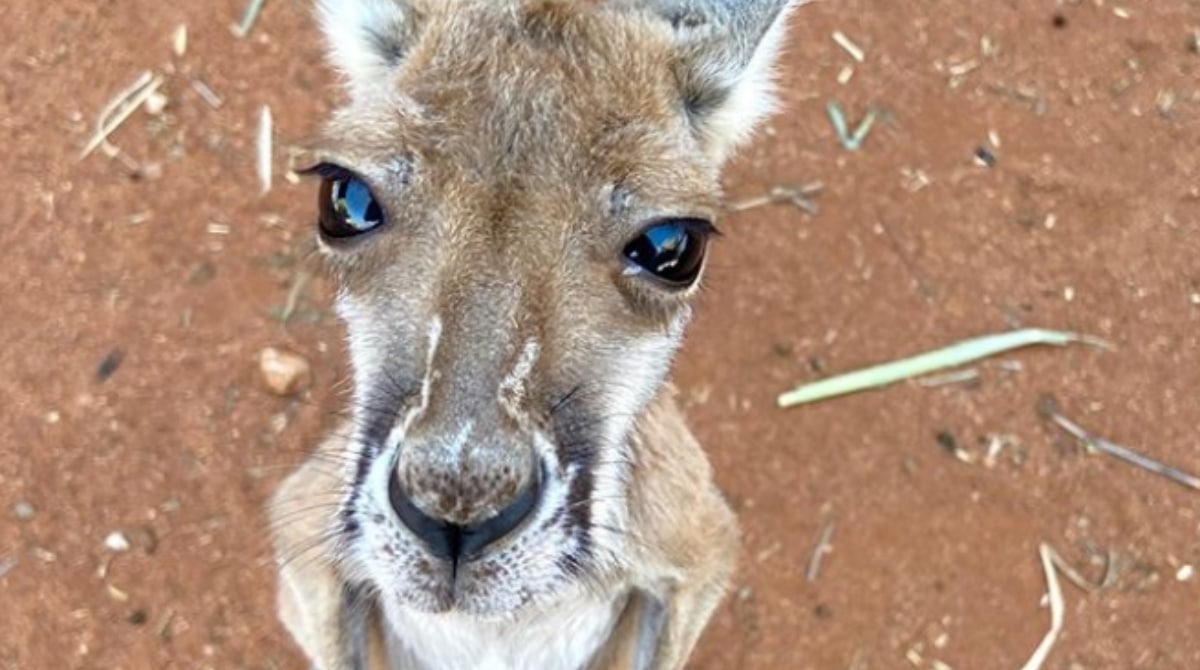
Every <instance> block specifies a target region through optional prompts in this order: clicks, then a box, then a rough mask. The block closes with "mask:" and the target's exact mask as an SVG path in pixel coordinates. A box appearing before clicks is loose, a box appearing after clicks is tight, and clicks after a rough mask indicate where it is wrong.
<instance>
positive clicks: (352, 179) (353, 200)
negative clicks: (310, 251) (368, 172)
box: [320, 168, 383, 238]
mask: <svg viewBox="0 0 1200 670" xmlns="http://www.w3.org/2000/svg"><path fill="white" fill-rule="evenodd" d="M322 172H325V173H326V174H324V177H325V178H324V181H322V182H321V193H320V209H321V213H320V226H321V232H322V233H324V234H325V235H327V236H329V237H339V238H340V237H354V236H355V235H362V234H363V233H366V232H370V231H371V230H374V229H375V228H378V227H379V226H380V225H382V224H383V209H382V208H381V207H380V206H379V203H378V202H376V201H375V196H373V195H371V189H370V188H369V187H368V186H367V185H366V183H365V182H363V180H362V179H359V178H358V177H356V176H354V175H352V174H348V173H342V172H341V171H340V170H338V171H334V170H331V169H329V168H326V169H325V170H322ZM330 172H333V173H332V174H330Z"/></svg>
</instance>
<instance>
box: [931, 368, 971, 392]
mask: <svg viewBox="0 0 1200 670" xmlns="http://www.w3.org/2000/svg"><path fill="white" fill-rule="evenodd" d="M976 379H979V370H976V369H975V368H967V369H966V370H960V371H958V372H948V373H946V374H944V375H933V376H931V377H922V378H920V379H918V380H917V383H918V384H920V385H921V386H924V387H925V388H937V387H939V386H949V385H950V384H966V383H969V382H973V381H975V380H976Z"/></svg>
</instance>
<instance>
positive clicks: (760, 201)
mask: <svg viewBox="0 0 1200 670" xmlns="http://www.w3.org/2000/svg"><path fill="white" fill-rule="evenodd" d="M824 189H825V185H824V184H822V183H821V182H819V181H817V182H812V183H809V184H801V185H799V186H792V185H789V184H777V185H775V186H772V187H771V190H769V191H767V193H766V195H760V196H755V197H753V198H747V199H746V200H741V201H739V202H731V203H728V204H726V205H725V211H727V212H729V213H730V214H738V213H741V212H745V211H747V210H751V209H756V208H758V207H764V206H766V205H774V204H776V203H780V202H790V203H792V204H793V205H795V206H796V207H797V208H799V209H800V210H801V211H803V212H805V213H807V214H811V215H813V216H816V215H817V214H819V213H820V211H821V210H820V209H819V208H818V207H817V204H816V203H814V202H813V201H812V200H811V198H812V196H815V195H817V194H818V193H820V192H821V191H823V190H824Z"/></svg>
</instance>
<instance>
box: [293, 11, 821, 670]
mask: <svg viewBox="0 0 1200 670" xmlns="http://www.w3.org/2000/svg"><path fill="white" fill-rule="evenodd" d="M798 4H802V2H801V1H798V0H576V1H570V0H323V1H320V2H318V10H317V11H318V15H319V18H320V22H321V25H322V27H323V30H324V32H325V34H326V37H327V40H328V45H329V51H330V55H331V60H332V63H333V65H334V66H336V68H337V69H338V70H339V71H340V72H341V74H342V75H343V78H344V80H345V84H346V89H347V96H346V97H347V98H348V102H347V103H346V104H345V106H343V107H341V108H340V109H339V110H338V111H336V112H335V113H334V115H333V117H332V119H331V120H330V121H329V123H328V124H327V126H326V128H325V130H324V132H323V133H322V137H321V139H320V140H319V141H318V145H317V146H316V147H315V155H316V156H317V157H318V159H319V161H320V162H319V163H318V164H317V165H316V166H314V167H313V168H312V169H311V170H309V171H308V173H309V174H311V175H313V176H314V177H316V178H317V179H318V180H319V183H320V187H319V197H318V211H317V217H316V223H317V237H318V240H319V245H320V248H321V251H322V256H323V257H324V259H325V262H326V264H327V266H328V268H329V271H330V273H331V277H332V281H334V283H335V284H336V286H337V289H338V291H337V297H336V308H337V311H338V314H339V316H340V317H341V318H342V320H343V321H344V323H345V327H346V331H347V342H348V345H347V346H348V350H349V356H350V362H351V368H352V382H353V391H352V405H351V407H352V408H351V411H350V412H349V413H348V414H349V416H348V418H347V420H346V422H345V424H344V425H343V426H341V428H340V429H338V430H335V431H334V432H333V434H332V435H330V436H329V437H328V438H327V439H325V440H324V442H323V443H321V444H320V445H319V447H318V448H317V450H316V451H315V453H314V454H313V455H312V456H311V457H310V458H309V459H308V460H307V461H306V462H305V464H304V465H302V466H301V467H300V468H299V469H298V470H297V471H296V472H294V473H293V474H291V475H290V476H289V477H288V478H287V479H286V480H285V481H284V482H283V484H282V485H281V487H280V489H279V490H278V492H277V493H276V494H275V496H274V498H273V501H272V505H271V516H272V528H273V531H272V532H273V540H274V545H275V548H276V556H277V559H278V569H279V581H280V592H279V610H280V616H281V618H282V620H283V623H284V625H285V627H286V628H287V629H288V630H289V631H290V632H291V633H292V635H293V637H294V638H295V640H296V642H297V643H298V645H299V646H300V647H301V648H302V650H303V651H304V653H305V654H306V655H307V657H308V658H309V659H310V661H311V663H312V664H313V666H314V667H315V668H317V669H319V670H360V669H374V670H384V669H387V670H395V669H400V668H403V669H410V668H411V669H417V670H443V669H448V670H471V669H479V670H485V669H486V670H491V669H497V670H503V669H527V668H530V669H537V670H578V669H585V668H587V669H601V668H604V669H607V668H637V669H651V668H652V669H677V668H681V667H683V665H684V664H685V663H686V661H687V659H688V656H689V655H690V653H691V651H692V649H693V647H694V646H695V644H696V641H697V639H698V638H699V636H700V634H701V631H702V630H703V628H704V627H705V625H706V624H707V622H708V620H709V618H710V617H711V615H712V613H713V611H714V609H715V608H716V606H717V605H718V603H719V601H720V600H721V598H722V595H723V593H724V592H725V590H726V588H727V586H728V584H729V581H730V579H731V573H732V571H733V568H734V563H735V558H736V554H737V550H738V544H739V540H738V527H737V522H736V519H735V518H734V515H733V513H732V511H731V510H730V508H729V506H728V505H727V504H726V502H725V501H724V499H723V497H722V495H721V494H720V492H719V491H718V490H717V488H716V486H715V484H714V482H713V476H712V471H711V467H710V465H709V463H708V460H707V458H706V457H705V455H704V453H703V452H702V451H701V449H700V447H699V445H698V444H697V442H696V440H695V439H694V438H693V436H692V434H691V433H690V432H689V430H688V428H687V426H686V425H685V423H684V420H683V417H682V415H681V412H680V410H679V408H678V407H677V405H676V401H675V399H674V392H673V389H672V387H671V386H670V384H669V383H668V382H667V381H666V378H667V375H668V371H669V368H670V365H671V361H672V358H673V356H674V354H675V352H676V350H677V348H678V347H679V344H680V340H681V338H682V336H683V332H684V328H685V325H686V324H687V322H688V320H689V317H690V315H691V312H692V305H693V302H694V301H695V299H696V296H697V293H698V290H699V285H700V280H701V276H702V275H703V271H704V268H705V259H706V255H707V252H708V250H709V242H710V241H711V240H712V238H713V237H714V236H715V235H716V234H717V229H716V227H715V222H716V220H717V218H718V215H719V214H720V213H721V211H722V208H721V199H720V184H719V171H720V167H721V165H722V163H723V162H724V161H725V159H726V158H727V157H728V156H729V155H730V153H731V152H732V151H733V150H734V149H735V147H737V146H738V144H739V143H741V142H742V141H743V140H745V139H746V138H747V137H748V135H749V134H750V132H751V130H752V129H753V127H754V126H755V124H756V123H757V122H759V121H760V120H761V119H762V118H764V117H765V116H766V115H767V114H768V113H769V112H770V111H771V109H772V106H773V97H772V84H771V81H772V80H771V77H772V61H773V59H774V56H775V53H776V52H777V50H778V47H779V45H780V41H781V38H782V34H783V30H784V24H785V23H786V16H787V15H788V13H789V11H790V10H791V9H792V8H793V7H795V6H796V5H798Z"/></svg>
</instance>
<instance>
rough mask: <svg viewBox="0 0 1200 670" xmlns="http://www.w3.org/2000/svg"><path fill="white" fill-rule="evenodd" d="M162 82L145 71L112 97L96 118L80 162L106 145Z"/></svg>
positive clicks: (156, 76) (159, 78)
mask: <svg viewBox="0 0 1200 670" xmlns="http://www.w3.org/2000/svg"><path fill="white" fill-rule="evenodd" d="M163 81H164V79H163V78H162V75H156V74H154V73H153V72H150V71H149V70H147V71H145V72H143V73H142V75H141V76H140V77H138V79H137V81H135V82H133V83H132V84H130V85H129V86H127V87H126V88H124V89H123V90H121V92H119V93H117V95H115V96H113V98H112V99H111V100H109V101H108V104H106V105H105V106H104V109H102V110H101V111H100V115H99V116H98V117H97V118H96V132H95V133H93V134H92V137H91V139H89V140H88V143H87V144H86V145H85V146H84V148H83V153H82V154H81V155H80V156H79V158H80V160H83V159H84V158H87V157H88V156H90V155H91V154H92V152H93V151H95V150H96V149H97V148H99V147H100V145H102V144H105V143H107V142H108V138H109V136H110V135H112V134H113V133H114V132H116V130H117V128H120V127H121V124H122V123H125V121H126V120H127V119H128V118H129V117H130V116H132V115H133V113H134V112H135V111H137V109H138V107H141V106H142V105H143V104H144V103H145V102H146V101H147V100H149V99H150V96H152V95H154V94H155V93H157V92H158V89H159V87H161V86H162V85H163Z"/></svg>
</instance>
